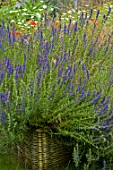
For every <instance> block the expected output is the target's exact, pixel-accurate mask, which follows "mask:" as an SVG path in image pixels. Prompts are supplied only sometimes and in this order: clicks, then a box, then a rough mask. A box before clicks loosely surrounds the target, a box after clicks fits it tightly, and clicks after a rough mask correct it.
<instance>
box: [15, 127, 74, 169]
mask: <svg viewBox="0 0 113 170" xmlns="http://www.w3.org/2000/svg"><path fill="white" fill-rule="evenodd" d="M16 156H17V159H18V161H19V163H20V164H23V165H24V166H25V165H26V167H27V169H30V170H54V169H55V168H56V167H59V166H63V165H65V164H66V163H68V162H69V160H70V159H71V157H72V147H68V146H66V145H64V144H62V143H60V142H59V140H58V139H57V138H56V137H53V136H52V137H51V136H50V135H48V134H47V133H46V132H45V130H43V129H38V130H35V131H32V132H29V133H27V135H26V136H25V140H24V142H23V143H22V144H17V145H16Z"/></svg>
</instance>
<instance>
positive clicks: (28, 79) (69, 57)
mask: <svg viewBox="0 0 113 170" xmlns="http://www.w3.org/2000/svg"><path fill="white" fill-rule="evenodd" d="M40 3H41V2H40ZM40 3H39V2H37V3H36V4H35V5H37V7H36V11H35V12H38V10H39V6H38V5H40ZM23 5H24V8H23V7H21V8H20V9H17V11H22V10H23V9H24V11H25V10H26V9H27V10H28V14H30V15H31V13H33V11H34V10H35V8H34V6H32V4H31V3H28V2H25V3H24V4H23ZM32 8H34V10H33V9H32ZM7 9H8V7H4V8H2V10H1V14H2V16H4V15H5V14H4V12H7ZM11 9H12V12H11V10H10V12H9V13H11V16H10V15H9V16H8V18H7V21H8V22H9V19H10V20H12V18H11V17H16V15H15V14H14V16H13V15H12V13H16V12H15V8H14V10H13V7H12V8H11ZM109 10H110V8H109ZM3 11H4V12H3ZM44 12H45V9H44V10H43V12H42V15H44ZM97 12H99V11H97ZM9 13H8V14H9ZM111 14H112V12H111ZM19 15H20V20H26V19H29V18H27V17H26V15H25V17H24V18H22V16H21V13H19ZM106 15H107V19H106V18H103V16H101V17H100V18H99V19H98V18H97V16H96V17H95V18H96V19H95V21H94V22H92V21H91V17H92V15H91V13H89V16H87V15H86V14H84V13H83V12H81V13H80V18H79V17H78V16H76V19H77V21H76V22H72V20H69V22H68V23H67V22H62V20H59V21H58V20H55V21H54V20H53V19H52V21H51V20H49V19H48V16H46V15H44V17H45V18H44V20H43V22H44V23H43V24H42V21H41V22H39V24H38V26H37V27H36V30H35V32H34V33H31V34H29V35H28V34H24V33H21V35H20V37H18V36H17V35H16V31H15V28H14V26H13V29H12V27H11V26H10V25H8V24H7V23H6V24H4V22H3V23H2V26H1V28H0V38H1V42H0V43H1V44H0V59H1V60H0V61H1V63H2V64H1V65H0V75H1V77H0V127H1V128H0V134H1V143H0V147H1V148H3V147H4V144H7V145H9V144H10V143H13V142H17V141H21V140H23V136H24V133H25V132H26V131H27V130H28V128H29V127H30V126H35V127H45V128H48V129H49V130H50V131H51V133H54V134H56V135H62V136H68V137H70V138H71V139H72V142H71V140H70V144H71V145H74V152H73V158H74V162H75V165H76V167H77V168H78V167H81V168H83V167H84V169H88V168H91V165H93V166H94V164H95V162H98V161H99V160H101V161H102V163H103V161H104V160H105V158H107V160H108V162H109V157H110V156H111V154H112V145H113V144H112V127H113V125H112V109H113V108H112V102H113V98H112V92H113V87H112V84H113V82H112V76H113V72H112V64H113V59H112V54H113V48H112V45H111V43H112V34H111V32H110V34H108V35H107V37H105V38H104V39H103V42H101V39H99V35H100V34H101V31H102V29H104V27H105V26H107V21H109V18H110V19H112V17H111V16H110V12H109V15H108V14H106ZM33 16H34V14H33ZM97 19H98V20H99V24H100V25H99V26H96V25H95V23H96V22H97ZM56 22H57V24H58V25H56ZM89 22H90V25H88V23H89ZM10 23H11V21H10ZM72 24H74V26H73V27H72ZM57 26H58V27H57ZM12 32H13V33H14V35H13V34H12ZM108 120H109V121H108ZM83 160H85V161H84V165H83V166H81V162H82V161H83ZM111 161H112V160H111ZM102 166H103V164H102V165H101V167H102Z"/></svg>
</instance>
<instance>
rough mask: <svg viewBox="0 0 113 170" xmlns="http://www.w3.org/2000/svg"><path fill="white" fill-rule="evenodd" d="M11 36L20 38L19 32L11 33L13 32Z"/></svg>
mask: <svg viewBox="0 0 113 170" xmlns="http://www.w3.org/2000/svg"><path fill="white" fill-rule="evenodd" d="M11 36H17V37H19V38H20V37H21V32H19V31H13V32H11Z"/></svg>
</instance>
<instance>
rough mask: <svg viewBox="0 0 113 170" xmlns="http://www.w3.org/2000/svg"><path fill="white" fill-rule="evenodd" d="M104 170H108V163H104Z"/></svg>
mask: <svg viewBox="0 0 113 170" xmlns="http://www.w3.org/2000/svg"><path fill="white" fill-rule="evenodd" d="M103 164H104V170H106V168H107V164H106V161H104V163H103Z"/></svg>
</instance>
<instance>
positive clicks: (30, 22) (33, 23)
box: [27, 20, 37, 28]
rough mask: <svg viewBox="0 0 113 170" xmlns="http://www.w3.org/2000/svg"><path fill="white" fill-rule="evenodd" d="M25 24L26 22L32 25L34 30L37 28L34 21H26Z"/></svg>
mask: <svg viewBox="0 0 113 170" xmlns="http://www.w3.org/2000/svg"><path fill="white" fill-rule="evenodd" d="M27 22H28V23H29V24H31V25H33V26H34V28H36V27H37V23H36V22H35V21H32V20H28V21H27Z"/></svg>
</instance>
